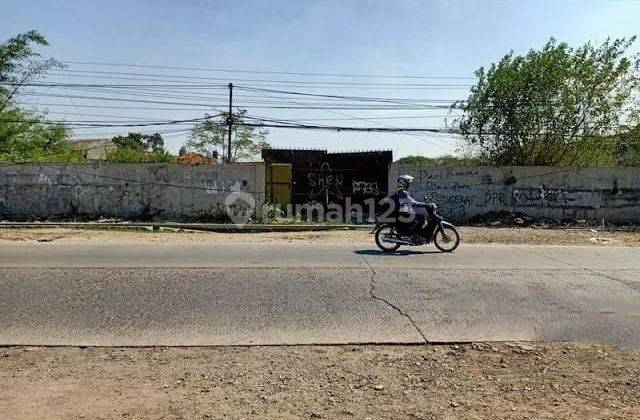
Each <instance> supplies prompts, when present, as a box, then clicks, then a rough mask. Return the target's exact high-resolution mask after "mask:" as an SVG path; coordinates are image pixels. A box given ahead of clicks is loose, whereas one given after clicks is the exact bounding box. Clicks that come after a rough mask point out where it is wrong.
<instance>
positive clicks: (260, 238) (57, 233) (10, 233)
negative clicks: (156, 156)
mask: <svg viewBox="0 0 640 420" xmlns="http://www.w3.org/2000/svg"><path fill="white" fill-rule="evenodd" d="M459 230H460V235H461V236H462V240H463V242H464V243H470V244H516V245H517V244H521V245H586V246H590V245H591V246H593V245H596V246H597V245H608V246H612V245H613V246H615V245H619V246H640V232H610V231H597V230H592V229H535V228H516V227H502V228H486V227H460V228H459ZM0 241H38V242H92V241H99V242H121V241H125V242H172V243H174V242H175V243H185V242H248V243H255V242H282V241H287V242H296V241H301V242H309V243H332V242H334V243H344V242H350V243H357V244H364V243H366V244H370V243H372V242H373V237H372V235H370V234H369V233H368V232H367V231H363V230H358V231H353V230H345V231H320V232H273V233H211V232H198V231H181V232H178V231H170V230H167V231H161V232H150V231H144V230H95V229H71V228H29V229H16V228H1V229H0Z"/></svg>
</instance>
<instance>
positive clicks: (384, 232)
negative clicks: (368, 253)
mask: <svg viewBox="0 0 640 420" xmlns="http://www.w3.org/2000/svg"><path fill="white" fill-rule="evenodd" d="M395 231H396V228H395V226H392V225H385V226H382V227H381V228H380V229H378V230H377V231H376V245H378V248H380V249H381V250H382V252H395V251H397V250H398V248H400V244H396V243H391V242H384V241H383V240H382V238H383V237H384V236H393V235H395Z"/></svg>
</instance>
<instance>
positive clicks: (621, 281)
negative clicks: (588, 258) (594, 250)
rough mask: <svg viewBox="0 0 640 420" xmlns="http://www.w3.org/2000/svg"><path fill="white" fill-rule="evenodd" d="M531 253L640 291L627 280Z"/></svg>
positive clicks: (638, 287) (639, 288)
mask: <svg viewBox="0 0 640 420" xmlns="http://www.w3.org/2000/svg"><path fill="white" fill-rule="evenodd" d="M531 253H532V254H536V255H538V256H540V257H542V258H546V259H548V260H550V261H554V262H557V263H560V264H564V265H566V266H569V267H573V268H576V269H578V270H582V271H584V272H585V273H589V274H592V275H594V276H597V277H602V278H603V279H608V280H613V281H615V282H618V283H620V284H623V285H625V286H627V287H628V288H630V289H632V290H635V291H640V285H638V284H637V283H634V282H630V281H626V280H622V279H619V278H617V277H613V276H610V275H608V274H604V273H601V272H599V271H597V270H594V269H591V268H585V267H580V266H579V265H575V264H571V263H568V262H566V261H562V260H561V259H558V258H554V257H550V256H548V255H545V254H541V253H539V252H535V251H531Z"/></svg>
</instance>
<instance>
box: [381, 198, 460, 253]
mask: <svg viewBox="0 0 640 420" xmlns="http://www.w3.org/2000/svg"><path fill="white" fill-rule="evenodd" d="M425 200H426V197H425ZM437 208H438V206H437V205H436V204H435V203H428V204H427V205H426V210H427V216H426V218H420V217H415V214H413V216H414V217H411V216H412V214H410V213H405V212H401V213H400V214H399V215H398V217H396V218H395V221H376V225H375V227H374V229H373V230H372V231H371V233H374V234H375V241H376V245H378V248H380V249H381V250H382V251H383V252H395V251H397V250H398V248H400V247H401V246H402V245H408V246H421V245H426V244H429V243H431V242H433V244H434V245H435V246H436V248H438V249H439V250H440V251H442V252H452V251H454V250H455V249H456V248H457V247H458V245H460V234H458V231H457V230H456V228H455V226H453V225H452V224H451V223H449V222H447V221H445V220H444V219H443V218H442V216H440V215H439V214H438V213H437V212H436V210H437Z"/></svg>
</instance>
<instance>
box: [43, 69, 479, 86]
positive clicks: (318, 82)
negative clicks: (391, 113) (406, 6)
mask: <svg viewBox="0 0 640 420" xmlns="http://www.w3.org/2000/svg"><path fill="white" fill-rule="evenodd" d="M61 73H62V74H64V73H72V74H75V73H77V74H89V75H93V74H96V75H118V76H134V77H140V76H142V77H154V78H164V79H182V80H214V81H228V80H229V77H226V78H224V77H206V76H182V75H175V74H173V75H164V74H154V73H132V72H120V71H107V70H91V71H89V70H72V69H64V70H62V71H57V72H56V73H55V74H61ZM233 80H234V81H236V82H251V83H269V84H280V83H285V84H301V85H334V86H384V87H394V86H402V87H444V88H469V87H470V86H471V85H470V84H459V83H386V82H385V83H380V82H376V83H374V82H344V81H340V82H334V81H322V80H290V79H287V80H281V79H280V80H278V79H243V78H237V77H233Z"/></svg>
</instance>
